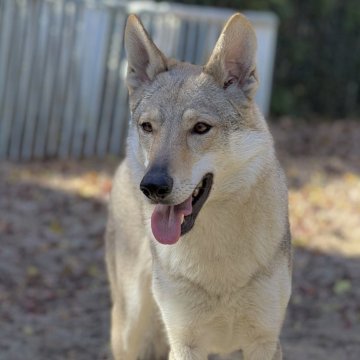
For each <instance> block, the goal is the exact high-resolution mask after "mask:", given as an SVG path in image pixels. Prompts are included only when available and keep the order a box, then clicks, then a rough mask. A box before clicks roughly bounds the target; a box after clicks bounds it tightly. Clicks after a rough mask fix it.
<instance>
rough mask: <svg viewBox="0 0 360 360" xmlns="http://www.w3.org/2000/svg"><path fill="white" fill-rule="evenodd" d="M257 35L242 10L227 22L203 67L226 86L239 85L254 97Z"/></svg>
mask: <svg viewBox="0 0 360 360" xmlns="http://www.w3.org/2000/svg"><path fill="white" fill-rule="evenodd" d="M256 47H257V45H256V35H255V31H254V29H253V27H252V25H251V23H250V21H249V20H248V19H247V18H246V17H245V16H244V15H242V14H239V13H238V14H235V15H233V16H232V17H231V18H230V19H229V20H228V22H227V23H226V25H225V27H224V29H223V31H222V33H221V35H220V37H219V39H218V41H217V43H216V45H215V48H214V50H213V52H212V54H211V56H210V59H209V61H208V63H207V64H206V65H205V68H204V71H205V73H207V74H210V75H212V76H213V77H214V78H215V80H216V81H217V82H218V83H219V85H220V86H222V87H223V88H224V89H227V88H229V87H232V86H239V87H240V88H241V89H242V90H243V92H244V93H245V95H246V96H247V97H248V98H250V99H252V98H253V97H254V95H255V92H256V88H257V85H258V79H257V74H256Z"/></svg>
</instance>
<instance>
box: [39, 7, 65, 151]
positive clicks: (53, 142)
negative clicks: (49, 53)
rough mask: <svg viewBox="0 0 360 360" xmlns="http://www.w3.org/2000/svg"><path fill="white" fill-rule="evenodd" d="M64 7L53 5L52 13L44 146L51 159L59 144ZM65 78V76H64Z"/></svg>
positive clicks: (62, 80)
mask: <svg viewBox="0 0 360 360" xmlns="http://www.w3.org/2000/svg"><path fill="white" fill-rule="evenodd" d="M65 6H66V3H65V2H63V1H61V2H58V3H57V4H55V9H54V11H55V12H56V14H57V16H56V21H55V22H54V29H53V31H54V39H53V52H54V58H53V61H54V67H53V68H52V72H53V79H52V80H53V81H52V84H51V100H50V101H51V103H50V115H49V118H48V133H47V139H45V140H47V141H46V144H44V146H45V147H46V150H45V152H46V156H48V157H52V156H54V155H56V149H57V145H58V142H59V127H60V122H61V112H59V105H60V107H62V106H63V103H62V102H63V99H62V97H61V96H59V92H60V93H61V91H62V90H63V84H64V79H63V78H62V77H61V69H62V67H61V65H62V62H61V61H62V59H63V58H62V55H63V52H62V49H63V40H64V23H65ZM65 77H66V75H65Z"/></svg>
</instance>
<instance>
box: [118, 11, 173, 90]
mask: <svg viewBox="0 0 360 360" xmlns="http://www.w3.org/2000/svg"><path fill="white" fill-rule="evenodd" d="M124 40H125V50H126V53H127V59H128V75H127V85H128V88H129V92H130V93H131V92H132V91H133V90H135V89H136V88H137V87H139V86H140V85H142V84H143V83H145V82H150V81H152V80H153V79H154V78H155V76H156V75H157V74H159V73H161V72H163V71H166V70H167V65H166V57H165V56H164V55H163V54H162V52H161V51H160V50H159V49H158V48H157V47H156V45H155V44H154V43H153V41H152V40H151V39H150V36H149V34H148V33H147V32H146V30H145V28H144V26H143V24H142V23H141V21H140V19H139V18H138V17H137V16H136V15H130V16H129V17H128V19H127V22H126V27H125V36H124Z"/></svg>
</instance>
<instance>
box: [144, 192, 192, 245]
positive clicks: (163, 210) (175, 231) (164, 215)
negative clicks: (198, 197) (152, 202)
mask: <svg viewBox="0 0 360 360" xmlns="http://www.w3.org/2000/svg"><path fill="white" fill-rule="evenodd" d="M191 212H192V196H190V197H189V198H188V199H186V200H185V201H184V202H183V203H181V204H179V205H175V206H168V205H162V204H158V205H156V206H155V209H154V212H153V213H152V215H151V229H152V232H153V234H154V236H155V239H156V240H157V241H158V242H159V243H161V244H168V245H170V244H175V243H176V242H177V241H178V240H179V238H180V235H181V219H182V215H184V216H187V215H190V214H191Z"/></svg>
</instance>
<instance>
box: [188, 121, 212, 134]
mask: <svg viewBox="0 0 360 360" xmlns="http://www.w3.org/2000/svg"><path fill="white" fill-rule="evenodd" d="M210 129H211V126H210V125H209V124H205V123H203V122H198V123H196V124H195V126H194V127H193V130H192V132H193V133H194V134H198V135H202V134H206V133H207V132H208V131H209V130H210Z"/></svg>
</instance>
